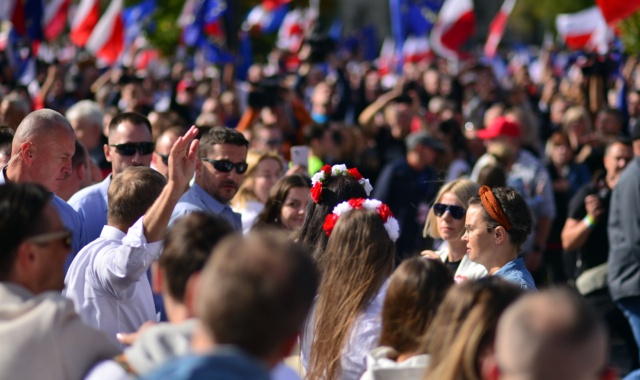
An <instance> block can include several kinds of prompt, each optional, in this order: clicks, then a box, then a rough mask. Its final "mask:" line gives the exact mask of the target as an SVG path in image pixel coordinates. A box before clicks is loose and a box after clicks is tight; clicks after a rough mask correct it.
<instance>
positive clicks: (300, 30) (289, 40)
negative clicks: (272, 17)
mask: <svg viewBox="0 0 640 380" xmlns="http://www.w3.org/2000/svg"><path fill="white" fill-rule="evenodd" d="M305 18H306V16H305V13H304V12H303V11H301V10H300V9H294V10H292V11H290V12H289V13H287V15H286V16H285V17H284V20H283V21H282V25H281V26H280V30H279V31H278V40H277V42H276V45H277V46H278V48H280V49H282V50H287V51H290V52H292V53H297V52H298V50H300V46H301V45H302V41H303V39H304V33H305V30H306V26H307V23H306V20H305Z"/></svg>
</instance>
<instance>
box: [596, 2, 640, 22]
mask: <svg viewBox="0 0 640 380" xmlns="http://www.w3.org/2000/svg"><path fill="white" fill-rule="evenodd" d="M596 4H598V7H599V8H600V10H601V11H602V15H603V16H604V19H605V20H606V21H607V23H608V24H609V25H613V24H615V23H616V22H618V21H620V20H623V19H625V18H627V17H629V16H631V15H632V14H634V13H635V12H636V11H638V9H640V0H596Z"/></svg>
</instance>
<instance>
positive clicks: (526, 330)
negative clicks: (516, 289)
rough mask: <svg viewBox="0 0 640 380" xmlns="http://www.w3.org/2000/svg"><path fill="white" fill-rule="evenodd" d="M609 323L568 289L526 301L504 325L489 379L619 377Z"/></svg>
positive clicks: (487, 369) (488, 363) (487, 368)
mask: <svg viewBox="0 0 640 380" xmlns="http://www.w3.org/2000/svg"><path fill="white" fill-rule="evenodd" d="M608 349H609V347H608V339H607V332H606V330H605V327H604V324H603V323H602V321H601V320H600V319H599V317H598V316H597V314H596V312H595V311H594V310H593V309H591V308H590V307H589V306H588V305H587V304H586V303H585V302H584V300H583V299H582V298H580V295H578V294H577V293H575V292H573V291H571V290H569V289H565V288H558V289H551V290H545V291H542V292H539V293H535V294H529V295H526V296H524V297H521V298H520V299H519V300H518V301H516V302H515V303H514V304H512V305H511V306H510V307H509V308H508V309H507V310H506V311H505V312H504V314H503V315H502V317H501V319H500V322H499V323H498V329H497V332H496V340H495V353H494V356H493V358H491V357H490V358H489V359H487V360H485V363H484V364H483V368H482V372H483V379H484V380H497V379H501V380H516V379H517V380H582V379H613V378H615V373H614V371H613V370H612V369H611V368H608V367H607V364H608Z"/></svg>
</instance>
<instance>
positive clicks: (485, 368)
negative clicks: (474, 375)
mask: <svg viewBox="0 0 640 380" xmlns="http://www.w3.org/2000/svg"><path fill="white" fill-rule="evenodd" d="M480 375H481V376H482V380H498V379H500V367H498V362H497V361H496V357H495V354H493V353H492V354H489V355H486V356H485V357H484V359H483V360H482V363H480Z"/></svg>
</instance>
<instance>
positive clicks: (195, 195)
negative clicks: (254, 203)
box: [169, 183, 242, 231]
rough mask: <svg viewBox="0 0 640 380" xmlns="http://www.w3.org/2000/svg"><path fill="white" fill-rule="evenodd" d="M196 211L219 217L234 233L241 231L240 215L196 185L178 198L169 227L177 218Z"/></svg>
mask: <svg viewBox="0 0 640 380" xmlns="http://www.w3.org/2000/svg"><path fill="white" fill-rule="evenodd" d="M196 211H203V212H209V213H212V214H216V215H220V216H221V217H222V218H224V219H225V220H226V221H227V222H229V224H231V226H232V227H233V228H234V229H235V230H236V231H242V220H241V217H240V214H238V213H237V212H233V210H231V207H229V205H225V204H222V203H220V202H218V201H217V200H216V199H215V198H214V197H212V196H211V195H209V194H208V193H207V192H206V191H204V189H203V188H201V187H200V186H198V184H196V183H194V184H193V186H191V188H190V189H189V190H187V192H186V193H184V194H182V197H180V200H179V201H178V204H177V205H176V207H175V208H174V209H173V214H171V220H170V221H169V225H173V224H174V223H175V222H176V220H178V219H179V218H181V217H183V216H185V215H187V214H190V213H192V212H196Z"/></svg>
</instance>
